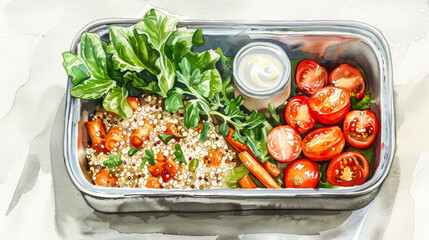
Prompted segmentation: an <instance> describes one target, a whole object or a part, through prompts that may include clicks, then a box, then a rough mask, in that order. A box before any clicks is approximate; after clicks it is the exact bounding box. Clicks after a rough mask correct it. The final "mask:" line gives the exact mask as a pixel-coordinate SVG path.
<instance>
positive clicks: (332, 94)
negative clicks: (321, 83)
mask: <svg viewBox="0 0 429 240" xmlns="http://www.w3.org/2000/svg"><path fill="white" fill-rule="evenodd" d="M308 106H309V107H310V112H311V113H312V114H313V116H315V117H316V119H317V120H319V121H320V122H321V123H324V124H328V125H332V124H335V123H338V122H339V121H341V120H342V119H343V118H344V117H345V116H346V114H347V113H348V111H349V109H350V94H349V93H348V92H347V90H345V89H343V88H339V87H332V86H328V87H324V88H321V89H319V90H317V91H316V92H315V93H313V94H312V95H311V96H310V98H308Z"/></svg>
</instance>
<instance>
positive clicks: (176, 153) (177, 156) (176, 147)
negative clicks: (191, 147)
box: [174, 143, 187, 165]
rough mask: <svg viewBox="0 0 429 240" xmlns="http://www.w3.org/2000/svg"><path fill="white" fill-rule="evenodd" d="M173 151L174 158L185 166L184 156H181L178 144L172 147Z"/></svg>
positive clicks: (180, 148)
mask: <svg viewBox="0 0 429 240" xmlns="http://www.w3.org/2000/svg"><path fill="white" fill-rule="evenodd" d="M174 149H176V151H174V156H175V157H176V160H177V161H179V162H181V163H184V164H185V165H186V164H187V162H186V160H185V156H184V155H183V151H182V147H180V144H178V143H176V144H175V145H174Z"/></svg>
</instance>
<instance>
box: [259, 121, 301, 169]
mask: <svg viewBox="0 0 429 240" xmlns="http://www.w3.org/2000/svg"><path fill="white" fill-rule="evenodd" d="M267 149H268V153H269V154H270V155H271V157H273V158H274V159H275V160H277V161H279V162H292V161H293V160H295V159H296V158H297V157H298V155H299V154H300V153H301V137H300V136H299V134H298V132H297V131H296V130H295V129H293V128H292V127H291V126H288V125H283V126H278V127H275V128H273V129H271V131H270V133H269V134H268V139H267Z"/></svg>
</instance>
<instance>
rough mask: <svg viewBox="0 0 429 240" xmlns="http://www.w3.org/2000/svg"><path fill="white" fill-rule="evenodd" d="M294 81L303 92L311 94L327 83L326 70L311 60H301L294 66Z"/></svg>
mask: <svg viewBox="0 0 429 240" xmlns="http://www.w3.org/2000/svg"><path fill="white" fill-rule="evenodd" d="M295 82H296V85H297V86H298V87H299V89H301V91H302V92H303V93H305V94H312V93H314V92H315V91H316V90H317V89H319V88H322V87H324V86H326V84H328V72H327V71H326V69H325V68H324V67H322V66H320V65H319V64H317V62H315V61H313V60H310V59H307V60H303V61H301V62H300V63H299V64H298V66H297V67H296V73H295Z"/></svg>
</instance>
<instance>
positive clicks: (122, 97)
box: [103, 86, 133, 118]
mask: <svg viewBox="0 0 429 240" xmlns="http://www.w3.org/2000/svg"><path fill="white" fill-rule="evenodd" d="M127 97H128V90H127V88H126V87H125V86H123V87H117V88H115V89H113V90H112V91H110V92H109V93H107V96H106V97H105V98H104V101H103V108H104V109H106V110H107V111H110V112H116V113H118V114H119V115H121V117H123V118H130V117H131V116H132V115H133V109H132V108H131V106H130V104H128V102H127Z"/></svg>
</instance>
